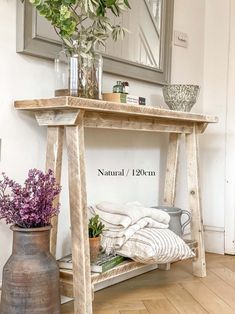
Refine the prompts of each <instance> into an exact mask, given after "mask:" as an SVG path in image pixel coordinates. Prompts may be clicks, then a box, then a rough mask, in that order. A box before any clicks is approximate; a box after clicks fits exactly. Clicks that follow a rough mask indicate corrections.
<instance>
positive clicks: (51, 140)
mask: <svg viewBox="0 0 235 314" xmlns="http://www.w3.org/2000/svg"><path fill="white" fill-rule="evenodd" d="M63 137H64V128H63V127H57V126H48V127H47V150H46V169H47V170H48V169H51V170H53V172H54V175H55V178H56V182H57V183H58V184H60V181H61V166H62V152H63ZM58 203H59V195H58V196H57V197H56V199H55V201H54V205H55V206H56V205H57V204H58ZM51 225H52V227H53V228H52V230H51V238H50V251H51V254H52V255H53V256H55V255H56V242H57V227H58V216H55V217H53V218H52V219H51Z"/></svg>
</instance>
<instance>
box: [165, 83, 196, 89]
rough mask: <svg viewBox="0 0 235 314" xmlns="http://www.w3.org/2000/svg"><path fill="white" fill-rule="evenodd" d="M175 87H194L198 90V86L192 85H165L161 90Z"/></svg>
mask: <svg viewBox="0 0 235 314" xmlns="http://www.w3.org/2000/svg"><path fill="white" fill-rule="evenodd" d="M175 86H179V87H196V88H199V89H200V86H199V85H194V84H168V85H167V84H166V85H163V86H162V88H168V87H175Z"/></svg>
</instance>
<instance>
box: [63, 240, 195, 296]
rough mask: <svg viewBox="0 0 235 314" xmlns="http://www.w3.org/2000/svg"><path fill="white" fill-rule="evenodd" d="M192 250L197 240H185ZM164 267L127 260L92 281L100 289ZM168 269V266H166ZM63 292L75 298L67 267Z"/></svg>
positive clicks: (71, 273)
mask: <svg viewBox="0 0 235 314" xmlns="http://www.w3.org/2000/svg"><path fill="white" fill-rule="evenodd" d="M185 242H186V243H187V244H188V245H189V246H190V248H191V249H192V250H194V251H195V252H196V249H197V242H196V241H192V240H185ZM157 268H161V269H162V268H163V267H162V265H161V266H160V265H158V264H151V265H146V264H142V263H137V262H134V261H131V260H127V261H125V262H123V263H121V264H120V265H118V266H116V267H114V268H112V269H110V270H108V271H106V272H104V273H102V274H100V273H92V275H91V283H92V285H93V286H94V291H98V290H101V289H104V288H106V287H109V286H111V285H114V284H116V283H118V282H121V281H124V280H127V279H130V278H132V277H135V276H138V275H141V274H144V273H146V272H148V271H151V270H154V269H157ZM165 269H167V267H165ZM60 283H61V294H62V295H65V296H67V297H70V298H73V271H72V270H67V269H61V270H60Z"/></svg>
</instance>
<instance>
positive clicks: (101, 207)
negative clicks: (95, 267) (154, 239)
mask: <svg viewBox="0 0 235 314" xmlns="http://www.w3.org/2000/svg"><path fill="white" fill-rule="evenodd" d="M89 212H90V213H89V214H90V215H91V216H93V215H99V217H100V220H101V221H102V223H103V224H104V225H105V229H106V230H105V231H104V232H103V235H102V243H101V245H102V247H103V249H104V250H105V251H106V252H107V253H108V254H109V253H110V252H112V251H114V250H116V249H120V248H121V247H122V245H123V244H124V243H126V241H127V240H129V239H130V238H131V237H132V236H133V235H134V234H135V233H136V232H137V231H139V230H140V229H143V228H146V227H148V228H160V229H166V228H168V227H169V221H170V216H169V215H168V214H167V213H166V212H164V211H161V210H159V209H156V208H148V207H144V206H143V205H141V204H140V203H138V202H133V203H128V204H126V205H122V204H116V203H111V202H102V203H99V204H98V205H95V206H90V207H89Z"/></svg>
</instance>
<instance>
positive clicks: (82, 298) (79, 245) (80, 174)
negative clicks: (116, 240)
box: [66, 120, 92, 314]
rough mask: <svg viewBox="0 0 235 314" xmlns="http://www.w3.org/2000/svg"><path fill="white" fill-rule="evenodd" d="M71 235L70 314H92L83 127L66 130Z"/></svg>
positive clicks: (72, 127) (81, 125)
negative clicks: (72, 294)
mask: <svg viewBox="0 0 235 314" xmlns="http://www.w3.org/2000/svg"><path fill="white" fill-rule="evenodd" d="M66 142H67V150H68V165H69V199H70V219H71V233H72V257H73V289H74V313H75V314H92V295H91V273H90V256H89V240H88V219H87V207H86V186H85V163H84V127H83V121H82V120H81V122H80V124H79V125H78V126H67V127H66Z"/></svg>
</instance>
